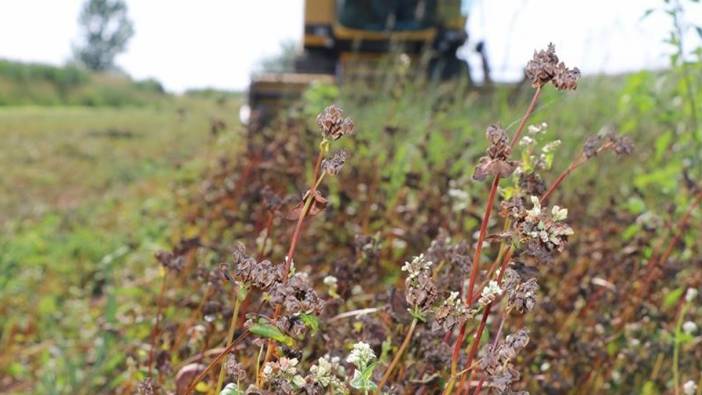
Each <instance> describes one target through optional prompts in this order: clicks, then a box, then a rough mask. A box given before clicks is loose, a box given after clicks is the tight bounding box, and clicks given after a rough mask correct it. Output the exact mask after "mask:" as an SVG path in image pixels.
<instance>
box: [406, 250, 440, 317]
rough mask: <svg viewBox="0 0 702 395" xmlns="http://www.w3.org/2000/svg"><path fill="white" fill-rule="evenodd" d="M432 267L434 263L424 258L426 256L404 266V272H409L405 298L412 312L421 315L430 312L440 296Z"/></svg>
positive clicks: (417, 257)
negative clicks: (433, 277) (433, 278)
mask: <svg viewBox="0 0 702 395" xmlns="http://www.w3.org/2000/svg"><path fill="white" fill-rule="evenodd" d="M431 266H432V262H431V261H428V260H427V259H426V258H424V254H421V255H419V256H416V257H414V259H412V260H411V261H408V262H405V264H404V266H402V271H403V272H407V279H406V280H405V287H406V288H405V298H406V300H407V303H408V304H409V305H410V306H411V307H412V310H413V311H416V312H419V313H422V312H426V311H427V310H429V309H430V308H431V306H432V305H433V304H434V302H435V301H436V298H437V296H438V295H437V291H436V286H435V285H434V282H433V280H432V278H431Z"/></svg>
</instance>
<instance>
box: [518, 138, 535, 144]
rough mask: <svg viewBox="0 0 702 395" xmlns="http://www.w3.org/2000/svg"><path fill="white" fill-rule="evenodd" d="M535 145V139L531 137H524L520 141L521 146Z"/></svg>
mask: <svg viewBox="0 0 702 395" xmlns="http://www.w3.org/2000/svg"><path fill="white" fill-rule="evenodd" d="M531 144H534V139H533V138H531V137H529V136H524V137H522V138H521V139H520V140H519V145H521V146H525V145H531Z"/></svg>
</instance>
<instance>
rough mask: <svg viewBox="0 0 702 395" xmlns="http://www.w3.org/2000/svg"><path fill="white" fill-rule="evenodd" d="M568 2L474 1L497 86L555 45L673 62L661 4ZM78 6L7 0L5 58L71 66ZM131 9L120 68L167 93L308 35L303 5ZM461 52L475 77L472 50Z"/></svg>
mask: <svg viewBox="0 0 702 395" xmlns="http://www.w3.org/2000/svg"><path fill="white" fill-rule="evenodd" d="M564 3H565V2H564V1H563V0H539V1H535V0H511V1H510V0H491V1H487V0H474V1H473V4H472V8H471V15H470V17H469V22H468V26H467V29H468V32H469V34H470V36H471V46H472V45H474V44H475V43H476V42H477V40H480V39H484V40H485V42H486V44H487V50H488V56H489V58H490V62H491V66H492V69H493V78H494V79H495V80H498V81H512V80H516V79H518V78H520V76H521V75H522V67H523V64H524V63H525V62H526V61H527V60H528V59H529V58H530V56H531V54H532V52H533V50H534V49H537V48H543V47H545V46H546V44H547V43H548V42H550V41H552V42H554V43H555V44H556V47H557V49H558V53H559V54H560V55H561V57H562V59H563V60H564V61H566V62H567V63H568V64H572V65H577V66H578V67H580V69H581V70H582V71H583V72H584V73H585V74H596V73H622V72H629V71H635V70H640V69H659V68H663V67H666V66H667V64H668V57H667V56H668V53H669V52H670V48H669V46H668V45H667V44H665V43H663V39H664V38H665V37H666V35H667V34H668V32H669V31H670V29H671V24H670V21H669V19H668V18H667V17H666V16H665V15H664V14H663V13H661V12H656V13H654V14H653V15H651V16H649V17H648V18H645V19H642V16H643V15H644V13H645V11H646V10H647V9H649V8H656V7H660V6H661V4H662V2H661V1H659V0H642V1H615V2H613V1H606V0H592V1H590V2H588V3H587V4H585V3H581V2H573V3H572V4H573V6H572V7H568V6H564ZM82 4H83V0H61V1H52V0H4V1H3V3H2V12H0V58H4V59H11V60H19V61H24V62H41V63H50V64H55V65H59V64H63V63H65V62H66V61H68V60H70V58H71V55H72V51H71V45H72V42H74V41H75V40H76V38H77V37H78V22H77V21H78V14H79V12H80V9H81V6H82ZM127 4H128V7H129V15H130V18H131V19H132V21H133V22H134V28H135V35H134V37H133V38H132V40H131V41H130V43H129V45H128V48H127V51H126V52H125V53H124V54H121V55H120V56H118V57H117V60H116V63H117V65H118V66H119V67H120V68H122V69H123V70H125V71H126V72H127V73H129V74H130V75H131V76H132V77H134V78H136V79H145V78H156V79H157V80H159V81H160V82H161V83H162V84H163V85H164V86H165V87H166V89H168V90H170V91H176V92H182V91H183V90H186V89H191V88H205V87H213V88H219V89H231V90H242V89H245V88H246V87H247V85H248V81H249V78H250V75H251V73H252V72H253V71H255V69H256V67H257V65H258V64H259V62H260V61H261V59H263V58H265V57H268V56H272V55H275V54H276V53H278V51H279V49H280V46H281V44H282V43H283V42H286V41H294V42H296V43H299V42H300V40H301V38H302V29H303V1H302V0H258V1H256V2H244V1H226V0H201V1H198V2H192V1H180V2H173V1H168V0H149V1H136V0H127ZM578 7H579V8H578ZM38 10H40V12H37V11H38ZM603 10H607V12H606V13H604V12H603ZM689 11H690V12H689V13H688V14H687V15H686V19H687V20H688V21H702V6H701V5H699V4H697V5H694V6H693V7H690V9H689ZM699 40H700V38H699V37H697V35H696V34H694V32H691V33H690V34H689V35H688V36H686V41H687V42H688V45H689V48H692V47H694V46H695V45H699ZM461 53H462V55H463V56H466V57H467V58H468V59H469V61H470V62H471V65H472V66H473V70H474V74H476V75H479V63H477V61H476V58H475V56H473V55H471V50H470V48H463V49H462V51H461Z"/></svg>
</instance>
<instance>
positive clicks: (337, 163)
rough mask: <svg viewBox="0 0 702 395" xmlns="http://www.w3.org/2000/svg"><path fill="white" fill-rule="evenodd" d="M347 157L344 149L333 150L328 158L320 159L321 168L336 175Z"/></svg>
mask: <svg viewBox="0 0 702 395" xmlns="http://www.w3.org/2000/svg"><path fill="white" fill-rule="evenodd" d="M347 157H348V154H347V153H346V151H344V150H338V151H335V152H334V153H333V154H332V155H331V156H330V157H329V158H327V159H324V160H323V161H322V170H323V171H324V172H325V173H327V174H329V175H333V176H335V175H338V174H339V173H340V172H341V169H342V168H343V167H344V163H345V162H346V159H347Z"/></svg>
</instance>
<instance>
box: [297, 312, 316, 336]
mask: <svg viewBox="0 0 702 395" xmlns="http://www.w3.org/2000/svg"><path fill="white" fill-rule="evenodd" d="M300 319H301V320H302V323H303V324H305V326H306V327H308V328H310V329H311V330H312V333H317V331H318V330H319V318H317V317H316V316H314V315H312V314H301V315H300Z"/></svg>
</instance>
